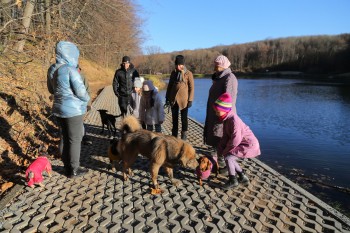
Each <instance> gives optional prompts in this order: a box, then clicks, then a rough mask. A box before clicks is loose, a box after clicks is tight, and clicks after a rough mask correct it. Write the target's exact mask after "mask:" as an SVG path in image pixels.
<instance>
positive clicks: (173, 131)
mask: <svg viewBox="0 0 350 233" xmlns="http://www.w3.org/2000/svg"><path fill="white" fill-rule="evenodd" d="M171 135H172V136H174V137H176V138H177V129H176V130H175V129H172V130H171Z"/></svg>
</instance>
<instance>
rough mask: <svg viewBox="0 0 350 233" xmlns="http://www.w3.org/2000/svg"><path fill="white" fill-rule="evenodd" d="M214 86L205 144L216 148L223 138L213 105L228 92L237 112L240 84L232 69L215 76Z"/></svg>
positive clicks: (209, 103)
mask: <svg viewBox="0 0 350 233" xmlns="http://www.w3.org/2000/svg"><path fill="white" fill-rule="evenodd" d="M212 79H213V84H212V86H211V87H210V89H209V96H208V102H207V113H206V118H205V125H204V132H203V136H204V143H205V144H207V145H210V146H213V147H216V146H217V144H218V142H219V141H220V138H221V137H222V127H223V126H222V122H219V119H218V117H217V116H216V115H215V112H214V109H213V104H214V102H215V101H216V100H217V99H218V98H219V97H220V95H222V94H223V93H225V92H227V93H229V94H230V96H231V98H232V111H233V112H236V99H237V89H238V82H237V78H236V76H235V75H234V74H233V73H232V71H231V69H230V68H227V69H225V70H223V71H222V72H220V73H217V74H214V75H213V78H212Z"/></svg>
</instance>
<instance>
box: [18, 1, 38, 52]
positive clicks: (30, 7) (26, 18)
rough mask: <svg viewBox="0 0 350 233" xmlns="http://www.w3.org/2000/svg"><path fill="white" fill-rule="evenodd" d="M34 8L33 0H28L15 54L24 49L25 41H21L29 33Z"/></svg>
mask: <svg viewBox="0 0 350 233" xmlns="http://www.w3.org/2000/svg"><path fill="white" fill-rule="evenodd" d="M34 6H35V0H29V1H27V3H26V6H25V8H24V13H23V20H22V24H23V25H22V26H23V29H22V31H21V32H22V35H21V38H22V39H21V40H20V41H19V42H18V43H17V52H22V51H23V48H24V44H25V42H26V40H25V39H23V38H24V37H25V35H26V34H27V33H28V31H29V26H30V22H31V19H32V15H33V11H34Z"/></svg>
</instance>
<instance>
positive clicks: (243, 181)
mask: <svg viewBox="0 0 350 233" xmlns="http://www.w3.org/2000/svg"><path fill="white" fill-rule="evenodd" d="M237 174H238V182H239V183H241V184H243V185H245V186H246V185H248V184H249V178H248V177H247V176H246V175H245V174H244V172H243V171H242V172H237Z"/></svg>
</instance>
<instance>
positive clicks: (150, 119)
mask: <svg viewBox="0 0 350 233" xmlns="http://www.w3.org/2000/svg"><path fill="white" fill-rule="evenodd" d="M145 83H147V85H148V87H149V91H153V95H152V98H153V99H154V106H153V107H150V108H148V109H147V108H146V101H148V100H147V99H146V98H147V97H146V96H145V95H142V96H141V101H140V110H139V115H140V121H141V122H144V123H145V124H146V125H155V124H161V123H163V122H164V119H165V112H164V106H163V103H162V100H161V97H160V95H159V94H158V90H157V89H156V88H155V87H154V85H153V84H152V82H147V81H145ZM145 83H144V84H145Z"/></svg>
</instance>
